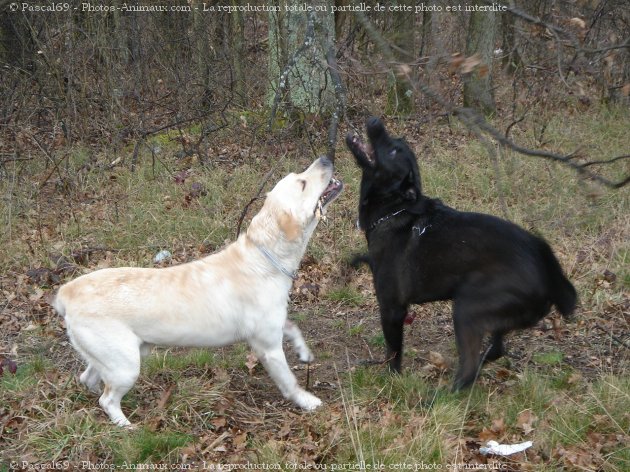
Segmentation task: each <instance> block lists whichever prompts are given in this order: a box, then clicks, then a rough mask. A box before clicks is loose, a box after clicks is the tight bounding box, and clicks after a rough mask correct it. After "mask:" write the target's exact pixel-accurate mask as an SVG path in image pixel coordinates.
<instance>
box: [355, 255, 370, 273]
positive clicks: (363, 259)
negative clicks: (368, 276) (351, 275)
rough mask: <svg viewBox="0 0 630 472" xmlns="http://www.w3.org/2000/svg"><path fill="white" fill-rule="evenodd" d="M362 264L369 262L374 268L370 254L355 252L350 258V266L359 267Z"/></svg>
mask: <svg viewBox="0 0 630 472" xmlns="http://www.w3.org/2000/svg"><path fill="white" fill-rule="evenodd" d="M362 264H367V265H369V266H370V269H371V268H372V259H371V258H370V255H369V254H354V255H353V256H352V258H351V259H350V266H351V267H353V268H355V269H358V268H359V267H360V266H361V265H362Z"/></svg>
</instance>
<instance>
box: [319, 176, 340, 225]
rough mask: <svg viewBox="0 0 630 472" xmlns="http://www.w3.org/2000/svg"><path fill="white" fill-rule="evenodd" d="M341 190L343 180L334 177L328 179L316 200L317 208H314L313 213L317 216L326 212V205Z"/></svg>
mask: <svg viewBox="0 0 630 472" xmlns="http://www.w3.org/2000/svg"><path fill="white" fill-rule="evenodd" d="M342 190H343V182H342V181H341V180H337V179H335V178H332V179H330V182H328V187H326V189H325V190H324V191H323V192H322V194H321V196H320V197H319V200H318V201H317V208H315V214H316V215H317V217H321V216H324V215H325V214H326V207H327V206H328V205H330V204H331V203H332V202H333V201H334V200H335V199H336V198H337V197H338V196H339V194H340V193H341V191H342Z"/></svg>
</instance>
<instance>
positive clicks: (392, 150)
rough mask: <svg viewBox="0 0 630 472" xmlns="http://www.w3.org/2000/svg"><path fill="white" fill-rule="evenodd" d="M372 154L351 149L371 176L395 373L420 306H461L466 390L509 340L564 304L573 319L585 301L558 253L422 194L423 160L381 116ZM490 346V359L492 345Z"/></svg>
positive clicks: (373, 228) (369, 225)
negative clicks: (411, 317)
mask: <svg viewBox="0 0 630 472" xmlns="http://www.w3.org/2000/svg"><path fill="white" fill-rule="evenodd" d="M367 134H368V137H369V141H370V144H371V147H372V150H371V151H370V150H368V149H367V147H366V146H364V145H363V143H362V142H361V141H360V140H359V138H358V137H356V136H350V135H349V136H348V137H347V139H346V143H347V145H348V147H349V148H350V150H351V151H352V153H353V154H354V157H355V158H356V161H357V163H358V164H359V166H360V167H361V169H362V170H363V176H362V179H361V195H360V202H359V224H360V226H361V228H362V229H363V230H364V231H365V236H366V238H367V242H368V248H369V257H368V258H367V259H368V262H369V264H370V267H371V269H372V273H373V276H374V287H375V290H376V297H377V299H378V302H379V305H380V310H381V323H382V326H383V333H384V335H385V341H386V343H387V353H388V357H389V358H390V359H391V360H390V368H391V369H392V370H394V371H397V372H399V371H400V365H401V360H402V343H403V322H404V320H405V317H406V315H407V308H408V306H409V305H410V304H412V303H425V302H431V301H436V300H453V321H454V324H455V336H456V340H457V349H458V352H459V369H458V371H457V375H456V376H455V381H454V384H453V389H454V390H459V389H461V388H463V387H466V386H468V385H470V384H471V383H472V382H474V380H475V378H476V376H477V373H478V370H479V367H480V362H483V361H489V360H495V359H498V358H499V357H501V356H502V355H503V354H504V349H503V336H504V335H505V334H506V333H507V332H509V331H511V330H514V329H520V328H527V327H530V326H533V325H535V324H536V323H537V322H538V321H539V320H540V319H542V318H543V317H544V316H545V315H547V313H549V311H550V309H551V306H552V305H555V306H556V307H557V309H558V310H559V311H560V313H561V314H562V315H563V316H565V317H567V316H569V315H570V314H571V313H572V312H573V310H574V308H575V304H576V300H577V295H576V292H575V289H574V288H573V285H571V282H569V281H568V280H567V278H566V277H565V276H564V274H563V272H562V268H561V267H560V264H559V263H558V260H557V259H556V257H555V256H554V254H553V252H552V251H551V248H550V247H549V245H548V244H547V243H546V242H545V241H543V240H542V239H540V238H538V237H536V236H534V235H532V234H530V233H528V232H527V231H525V230H523V229H521V228H520V227H518V226H516V225H515V224H513V223H510V222H508V221H505V220H502V219H499V218H496V217H494V216H490V215H485V214H480V213H464V212H460V211H457V210H455V209H453V208H449V207H448V206H446V205H444V204H443V203H442V202H441V201H440V200H436V199H432V198H428V197H426V196H424V195H422V192H421V185H420V175H419V172H418V164H417V162H416V157H415V155H414V153H413V152H412V151H411V149H410V148H409V146H408V145H407V144H406V143H405V141H404V140H402V139H394V138H392V137H390V136H389V135H388V133H387V131H386V130H385V127H384V126H383V123H382V122H381V121H380V120H379V119H378V118H371V119H369V120H368V122H367ZM486 333H491V340H490V347H489V348H488V350H487V351H486V353H485V355H484V356H482V358H481V360H480V350H481V345H482V341H483V337H484V335H485V334H486Z"/></svg>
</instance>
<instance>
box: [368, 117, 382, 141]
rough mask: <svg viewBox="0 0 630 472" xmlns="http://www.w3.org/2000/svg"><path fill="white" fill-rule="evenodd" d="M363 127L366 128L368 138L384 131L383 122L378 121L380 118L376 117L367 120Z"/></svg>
mask: <svg viewBox="0 0 630 472" xmlns="http://www.w3.org/2000/svg"><path fill="white" fill-rule="evenodd" d="M365 126H366V128H367V132H368V135H369V136H373V137H376V136H378V135H379V134H381V133H382V132H384V131H385V126H384V125H383V122H382V121H381V120H380V118H377V117H376V116H373V117H371V118H368V120H367V122H366V124H365Z"/></svg>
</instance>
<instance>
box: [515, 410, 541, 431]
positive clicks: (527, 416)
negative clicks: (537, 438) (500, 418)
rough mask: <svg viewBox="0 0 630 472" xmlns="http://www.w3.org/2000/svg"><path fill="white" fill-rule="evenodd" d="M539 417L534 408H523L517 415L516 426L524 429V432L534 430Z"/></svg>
mask: <svg viewBox="0 0 630 472" xmlns="http://www.w3.org/2000/svg"><path fill="white" fill-rule="evenodd" d="M536 420H538V417H536V415H534V413H532V410H523V411H521V412H520V413H519V414H518V416H517V417H516V426H518V427H519V428H521V429H522V430H523V433H524V434H529V433H531V432H532V431H534V423H535V422H536Z"/></svg>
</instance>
